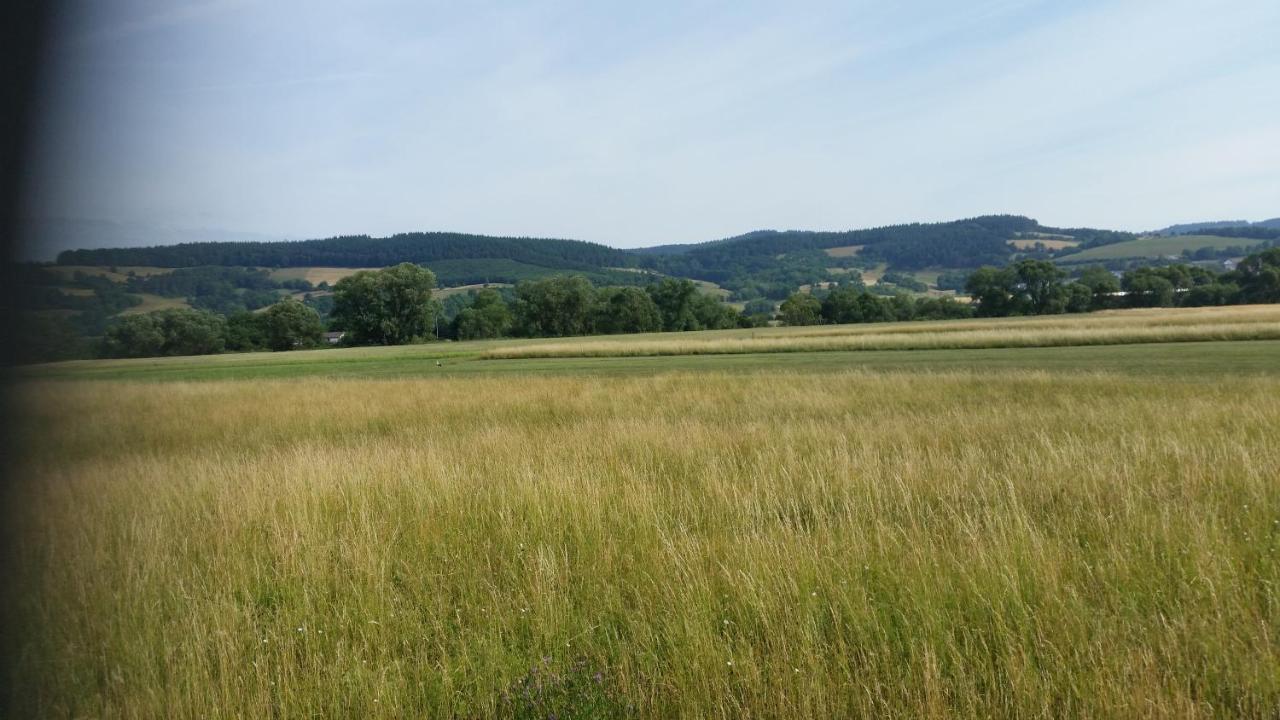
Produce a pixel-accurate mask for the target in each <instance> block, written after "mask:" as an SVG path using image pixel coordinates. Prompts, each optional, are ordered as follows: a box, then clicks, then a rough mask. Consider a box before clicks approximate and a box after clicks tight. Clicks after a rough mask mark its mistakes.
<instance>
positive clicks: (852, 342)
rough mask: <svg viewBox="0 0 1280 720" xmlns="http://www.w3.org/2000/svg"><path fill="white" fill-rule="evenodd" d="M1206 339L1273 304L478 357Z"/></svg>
mask: <svg viewBox="0 0 1280 720" xmlns="http://www.w3.org/2000/svg"><path fill="white" fill-rule="evenodd" d="M1212 340H1280V306H1276V305H1255V306H1234V307H1217V308H1196V309H1185V310H1168V309H1163V308H1162V309H1157V310H1155V311H1146V312H1143V311H1136V312H1135V311H1124V312H1109V313H1096V314H1089V315H1072V316H1059V317H1030V318H1020V319H1019V320H1018V321H1010V320H1009V319H1006V318H998V319H989V320H982V319H980V320H970V321H961V322H955V321H938V322H907V323H883V324H881V323H871V324H864V325H834V326H821V325H819V326H810V327H791V328H782V329H774V330H759V331H754V332H752V333H751V334H750V335H747V334H745V333H741V332H740V333H738V334H736V335H728V334H721V335H717V336H709V335H702V336H693V335H690V334H680V335H673V334H667V335H659V336H654V335H648V336H639V335H636V336H626V337H623V338H618V339H605V338H600V337H593V338H585V339H569V340H562V341H559V342H543V343H538V344H530V343H525V344H519V345H510V344H508V345H505V346H501V347H491V348H488V349H486V350H484V351H483V352H482V353H481V357H482V358H490V359H492V358H507V359H511V358H538V357H543V358H548V357H608V356H645V355H719V354H738V353H779V352H819V351H840V350H928V349H954V350H965V349H978V348H1014V347H1055V346H1081V345H1123V344H1133V343H1168V342H1195V341H1212Z"/></svg>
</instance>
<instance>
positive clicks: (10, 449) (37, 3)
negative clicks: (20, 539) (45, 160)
mask: <svg viewBox="0 0 1280 720" xmlns="http://www.w3.org/2000/svg"><path fill="white" fill-rule="evenodd" d="M61 5H62V3H60V2H57V0H4V1H3V2H0V175H2V176H3V180H0V203H2V204H0V243H2V245H0V259H2V263H3V268H0V269H3V272H2V273H0V361H2V363H3V364H2V365H0V373H3V377H0V503H2V504H3V513H2V514H0V523H3V528H2V530H3V532H0V544H2V546H0V594H3V597H0V608H2V609H3V615H2V616H0V658H3V659H2V660H0V670H3V675H2V676H0V717H7V716H8V715H9V711H10V710H11V709H12V708H13V702H12V694H13V693H15V692H19V690H18V689H17V688H15V687H14V686H13V674H12V673H11V672H10V668H11V665H10V663H15V662H22V659H21V658H20V657H19V656H18V655H17V653H16V652H15V651H16V650H17V648H16V647H15V645H14V633H13V630H14V629H15V628H14V627H13V623H12V622H11V619H12V615H11V614H10V610H11V608H12V607H13V604H12V602H11V601H12V600H15V599H17V598H18V597H19V595H20V593H22V592H23V590H24V588H23V587H21V585H20V583H19V582H17V580H18V579H17V578H16V577H15V576H14V573H13V569H14V567H13V564H12V562H11V560H12V557H13V555H12V551H13V547H14V546H13V543H14V540H15V538H14V535H13V529H14V523H13V518H14V514H15V513H18V512H21V508H17V507H14V503H13V502H12V498H13V496H12V491H13V488H14V483H15V482H17V481H19V480H20V478H21V474H20V469H19V468H16V467H14V464H15V462H16V455H17V453H16V452H15V451H16V450H17V448H16V447H14V446H13V444H12V442H11V440H12V437H13V435H12V433H11V432H10V429H11V428H13V427H14V424H15V423H16V422H19V421H20V418H18V417H17V416H16V415H15V410H16V408H15V407H14V403H13V400H14V396H13V384H12V383H13V378H12V375H11V372H10V368H11V367H12V361H13V359H14V351H15V348H16V347H17V343H18V342H20V341H21V337H22V335H21V329H20V325H19V323H18V318H17V316H16V310H17V308H16V292H15V288H14V283H13V282H10V281H8V278H10V274H9V272H8V270H9V262H10V260H11V259H12V258H13V257H15V253H16V252H17V251H18V243H19V240H20V238H19V233H20V232H21V229H20V222H19V217H20V214H21V207H22V203H23V193H24V191H25V190H26V188H25V182H24V181H25V179H26V178H28V177H29V176H30V175H31V172H30V168H31V163H32V161H33V159H34V158H33V153H32V140H33V133H32V130H33V129H34V127H35V124H36V122H37V118H36V117H35V113H36V112H37V110H38V108H39V107H40V103H39V96H40V93H41V92H43V91H44V90H45V89H46V88H45V84H44V83H45V81H46V80H47V77H46V76H45V75H44V70H46V68H45V60H46V57H47V56H46V53H45V50H46V48H47V46H48V43H49V40H50V37H49V34H50V32H51V31H52V28H53V19H54V17H55V15H56V13H57V12H58V11H59V10H61V9H62V7H61Z"/></svg>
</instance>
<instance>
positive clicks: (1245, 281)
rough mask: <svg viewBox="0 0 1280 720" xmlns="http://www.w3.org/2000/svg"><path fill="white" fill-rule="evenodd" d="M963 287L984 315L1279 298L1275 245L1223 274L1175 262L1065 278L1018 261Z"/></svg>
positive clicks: (1279, 256) (981, 273) (1040, 264)
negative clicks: (1119, 271)
mask: <svg viewBox="0 0 1280 720" xmlns="http://www.w3.org/2000/svg"><path fill="white" fill-rule="evenodd" d="M965 290H966V291H967V292H968V293H969V295H970V296H971V297H972V298H973V302H974V305H975V307H976V312H977V314H978V315H981V316H984V317H1000V316H1008V315H1049V314H1056V313H1065V312H1089V311H1092V310H1106V309H1112V308H1122V307H1171V306H1183V307H1200V306H1207V305H1239V304H1245V303H1274V302H1280V248H1271V249H1268V250H1264V251H1263V252H1260V253H1256V254H1253V255H1250V256H1248V257H1246V258H1245V259H1243V260H1241V261H1240V263H1239V264H1238V265H1237V266H1236V268H1235V269H1234V270H1230V271H1228V272H1224V273H1216V272H1214V271H1212V270H1208V269H1205V268H1202V267H1197V266H1194V265H1185V264H1178V265H1166V266H1163V267H1142V268H1136V269H1133V270H1129V271H1127V272H1125V273H1124V274H1123V275H1121V277H1119V278H1117V277H1116V276H1115V275H1114V274H1113V273H1111V272H1110V271H1108V270H1106V269H1105V268H1102V267H1091V268H1087V269H1085V270H1084V271H1082V272H1081V273H1080V276H1079V277H1078V278H1076V279H1074V280H1071V281H1069V282H1068V281H1067V273H1066V272H1064V271H1063V270H1062V269H1061V268H1059V267H1058V266H1056V265H1054V264H1053V263H1050V262H1045V261H1042V260H1022V261H1019V262H1016V263H1013V264H1011V265H1007V266H1005V267H1003V268H993V267H984V268H980V269H979V270H977V271H976V272H974V273H973V274H972V275H970V276H969V280H968V281H967V282H966V283H965Z"/></svg>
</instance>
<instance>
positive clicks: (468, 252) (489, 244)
mask: <svg viewBox="0 0 1280 720" xmlns="http://www.w3.org/2000/svg"><path fill="white" fill-rule="evenodd" d="M57 262H58V264H59V265H95V266H110V265H115V266H122V265H145V266H155V267H193V266H198V265H224V266H247V267H250V266H251V267H270V268H281V267H384V266H387V265H394V264H396V263H401V262H412V263H419V264H422V265H428V266H430V267H431V268H432V269H433V270H435V271H436V274H437V276H438V278H439V280H440V282H441V284H442V285H465V284H470V283H480V282H517V281H519V280H527V279H531V278H534V277H541V276H545V275H549V274H556V273H563V272H577V273H581V274H584V275H587V276H588V277H591V278H592V279H593V280H595V281H598V282H600V281H607V282H618V283H622V282H625V281H628V280H631V281H634V280H635V278H634V275H635V273H626V274H623V273H622V272H621V271H619V270H614V268H626V267H631V266H633V265H635V262H634V261H633V257H632V255H630V254H629V253H627V252H626V251H623V250H618V249H615V248H611V247H608V246H605V245H600V244H597V243H589V242H583V241H581V240H559V239H550V238H527V237H493V236H489V235H468V234H463V233H443V232H422V233H403V234H400V235H393V236H391V237H386V238H373V237H369V236H367V235H356V236H346V237H333V238H327V239H323V240H299V241H285V242H211V243H179V244H177V245H157V246H152V247H141V248H136V247H135V248H99V249H91V250H67V251H64V252H61V253H59V254H58V260H57Z"/></svg>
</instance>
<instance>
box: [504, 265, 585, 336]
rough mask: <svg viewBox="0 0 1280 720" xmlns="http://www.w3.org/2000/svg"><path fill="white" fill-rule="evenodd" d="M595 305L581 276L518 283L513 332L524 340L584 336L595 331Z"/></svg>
mask: <svg viewBox="0 0 1280 720" xmlns="http://www.w3.org/2000/svg"><path fill="white" fill-rule="evenodd" d="M595 305H596V291H595V288H594V287H592V286H591V282H590V281H589V280H587V279H586V278H584V277H581V276H577V275H575V276H569V277H553V278H547V279H545V280H533V281H528V282H522V283H520V284H519V285H517V286H516V303H515V325H516V329H517V331H518V332H519V333H520V334H522V335H526V336H528V337H567V336H571V335H587V334H590V333H591V332H593V331H594V328H595Z"/></svg>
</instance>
